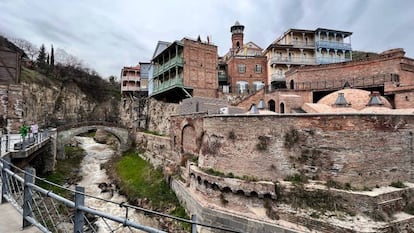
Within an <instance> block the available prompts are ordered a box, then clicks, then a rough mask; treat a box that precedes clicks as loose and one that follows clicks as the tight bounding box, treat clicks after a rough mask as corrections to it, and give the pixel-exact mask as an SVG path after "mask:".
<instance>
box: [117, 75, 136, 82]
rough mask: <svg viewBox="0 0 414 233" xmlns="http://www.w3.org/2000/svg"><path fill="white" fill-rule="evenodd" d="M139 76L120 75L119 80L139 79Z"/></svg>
mask: <svg viewBox="0 0 414 233" xmlns="http://www.w3.org/2000/svg"><path fill="white" fill-rule="evenodd" d="M140 80H141V77H140V76H132V75H130V76H122V77H121V81H140Z"/></svg>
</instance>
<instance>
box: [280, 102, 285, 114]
mask: <svg viewBox="0 0 414 233" xmlns="http://www.w3.org/2000/svg"><path fill="white" fill-rule="evenodd" d="M280 113H285V103H283V102H282V103H280Z"/></svg>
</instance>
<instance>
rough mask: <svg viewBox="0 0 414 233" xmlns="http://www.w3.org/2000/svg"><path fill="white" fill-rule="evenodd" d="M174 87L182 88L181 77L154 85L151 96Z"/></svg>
mask: <svg viewBox="0 0 414 233" xmlns="http://www.w3.org/2000/svg"><path fill="white" fill-rule="evenodd" d="M176 87H180V88H184V82H183V77H182V76H180V75H177V76H175V77H173V78H170V79H167V80H165V81H163V82H159V83H154V89H153V92H152V95H156V94H159V93H161V92H164V91H167V90H170V89H173V88H176Z"/></svg>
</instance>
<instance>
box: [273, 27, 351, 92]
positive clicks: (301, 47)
mask: <svg viewBox="0 0 414 233" xmlns="http://www.w3.org/2000/svg"><path fill="white" fill-rule="evenodd" d="M351 35H352V32H346V31H339V30H332V29H324V28H318V29H316V30H303V29H289V30H288V31H286V32H285V33H284V34H283V35H282V36H280V37H279V38H278V39H276V40H275V41H274V42H273V43H272V44H270V45H269V46H268V47H267V48H266V50H265V55H266V57H267V59H268V65H267V70H268V77H267V84H269V85H271V87H272V89H276V88H285V87H286V77H285V73H286V72H287V71H288V70H290V69H292V68H296V67H299V66H304V65H317V64H329V63H336V62H344V61H350V60H352V48H351Z"/></svg>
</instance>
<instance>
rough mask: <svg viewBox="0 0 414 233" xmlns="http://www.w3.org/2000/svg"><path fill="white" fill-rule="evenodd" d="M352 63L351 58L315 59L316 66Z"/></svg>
mask: <svg viewBox="0 0 414 233" xmlns="http://www.w3.org/2000/svg"><path fill="white" fill-rule="evenodd" d="M346 61H352V60H351V58H334V57H318V58H316V62H317V63H318V64H330V63H338V62H346Z"/></svg>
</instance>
